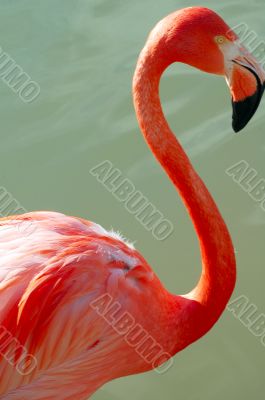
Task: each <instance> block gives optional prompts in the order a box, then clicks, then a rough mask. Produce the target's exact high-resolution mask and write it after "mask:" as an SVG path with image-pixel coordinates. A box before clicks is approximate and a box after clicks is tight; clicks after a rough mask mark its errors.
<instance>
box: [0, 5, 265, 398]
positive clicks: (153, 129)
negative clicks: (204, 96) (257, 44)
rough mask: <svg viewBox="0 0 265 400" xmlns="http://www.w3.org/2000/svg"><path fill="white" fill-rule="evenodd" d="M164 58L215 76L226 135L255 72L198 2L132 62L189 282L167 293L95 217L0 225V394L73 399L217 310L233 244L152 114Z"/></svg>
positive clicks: (156, 359)
mask: <svg viewBox="0 0 265 400" xmlns="http://www.w3.org/2000/svg"><path fill="white" fill-rule="evenodd" d="M174 62H182V63H186V64H189V65H191V66H193V67H196V68H198V69H200V70H202V71H205V72H208V73H212V74H217V75H221V76H225V77H226V80H227V82H228V84H229V86H230V89H231V93H232V100H233V111H234V114H233V128H234V130H235V131H239V130H240V129H242V128H243V127H244V126H245V125H246V124H247V123H248V121H249V120H250V119H251V117H252V116H253V114H254V113H255V111H256V109H257V107H258V105H259V102H260V100H261V97H262V93H263V90H264V81H265V73H264V71H263V70H262V69H261V67H260V66H259V64H258V63H257V61H256V60H255V59H254V58H253V57H252V56H251V55H250V54H249V53H248V52H247V50H246V49H245V48H243V46H241V45H240V43H239V41H238V38H237V36H236V35H235V34H234V33H233V32H232V31H231V30H230V29H229V27H228V25H226V23H225V22H224V21H223V20H222V19H221V18H220V17H219V16H218V15H217V14H215V13H214V12H213V11H211V10H209V9H206V8H202V7H190V8H186V9H182V10H179V11H177V12H174V13H173V14H171V15H169V16H167V17H166V18H164V19H163V20H162V21H160V22H159V23H158V24H157V25H156V26H155V28H154V29H153V30H152V32H151V34H150V35H149V37H148V40H147V43H146V45H145V47H144V49H143V50H142V52H141V55H140V57H139V60H138V63H137V67H136V71H135V75H134V79H133V97H134V105H135V109H136V114H137V118H138V121H139V125H140V128H141V131H142V133H143V135H144V138H145V140H146V142H147V143H148V145H149V147H150V149H151V151H152V153H153V154H154V156H155V157H156V158H157V160H158V162H159V163H160V165H161V167H162V168H163V169H164V171H165V172H166V173H167V175H168V176H169V178H170V179H171V181H172V183H173V184H174V186H175V188H176V189H177V191H178V193H179V195H180V196H181V198H182V200H183V202H184V204H185V206H186V208H187V211H188V213H189V215H190V218H191V220H192V222H193V224H194V227H195V230H196V233H197V235H198V239H199V243H200V249H201V256H202V274H201V278H200V280H199V282H198V284H197V286H196V287H195V288H194V289H193V290H192V291H191V292H190V293H188V294H186V295H173V294H171V293H169V292H168V291H167V290H166V289H165V288H164V286H163V284H162V283H161V282H160V280H159V278H158V277H157V276H156V275H155V273H154V272H153V271H152V269H151V268H150V266H149V265H148V263H147V262H146V261H145V260H144V258H143V257H142V256H141V255H140V254H139V253H138V252H137V251H136V250H135V249H134V248H133V246H131V245H129V244H128V243H126V241H124V240H123V239H122V238H120V237H119V236H117V235H115V234H113V233H110V232H108V231H106V230H105V229H103V228H102V227H100V226H99V225H97V224H95V223H92V222H88V221H86V220H82V219H79V218H75V217H70V216H65V215H62V214H59V213H55V212H33V213H28V214H24V215H20V216H13V217H11V218H4V219H2V220H0V225H1V227H0V252H1V253H0V257H1V258H0V260H1V267H0V308H1V312H0V375H1V382H0V399H5V400H29V399H34V400H41V399H42V400H48V399H49V400H52V399H54V400H66V399H75V400H85V399H87V398H88V397H89V396H90V395H91V394H92V393H94V392H95V391H96V390H97V389H98V388H99V387H101V386H102V385H104V384H105V383H106V382H108V381H110V380H113V379H115V378H118V377H122V376H126V375H130V374H136V373H140V372H144V371H148V370H151V369H154V368H159V366H160V365H162V364H163V363H164V362H165V361H167V360H169V359H170V357H172V356H173V355H174V354H176V353H177V352H179V351H181V350H182V349H184V348H185V347H187V346H188V345H190V344H191V343H193V342H194V341H196V340H197V339H199V338H200V337H201V336H203V335H204V334H205V333H206V332H207V331H209V329H210V328H211V327H212V326H213V325H214V324H215V323H216V321H217V320H218V319H219V317H220V316H221V314H222V312H223V311H224V309H225V307H226V304H227V302H228V300H229V298H230V296H231V294H232V291H233V289H234V285H235V280H236V263H235V256H234V249H233V244H232V241H231V238H230V235H229V232H228V229H227V227H226V225H225V222H224V220H223V218H222V216H221V215H220V212H219V211H218V208H217V206H216V204H215V202H214V200H213V198H212V197H211V195H210V193H209V192H208V190H207V188H206V187H205V185H204V183H203V181H202V180H201V179H200V177H199V176H198V175H197V173H196V172H195V170H194V168H193V167H192V165H191V162H190V160H189V158H188V157H187V155H186V154H185V152H184V150H183V149H182V147H181V145H180V143H179V142H178V140H177V139H176V137H175V135H174V134H173V132H172V131H171V129H170V127H169V125H168V123H167V121H166V119H165V116H164V114H163V111H162V107H161V103H160V99H159V81H160V78H161V75H162V73H163V72H164V70H165V69H166V68H167V67H168V66H169V65H170V64H172V63H174ZM174 268H175V266H174ZM162 367H163V366H162ZM162 367H160V368H162Z"/></svg>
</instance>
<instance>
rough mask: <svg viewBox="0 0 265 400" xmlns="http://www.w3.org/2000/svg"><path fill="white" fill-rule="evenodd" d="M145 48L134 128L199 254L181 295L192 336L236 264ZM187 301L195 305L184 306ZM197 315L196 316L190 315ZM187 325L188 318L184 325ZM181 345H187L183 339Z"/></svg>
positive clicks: (213, 312) (225, 289)
mask: <svg viewBox="0 0 265 400" xmlns="http://www.w3.org/2000/svg"><path fill="white" fill-rule="evenodd" d="M161 60H163V58H162V57H161V58H160V60H159V57H157V55H156V54H155V51H154V50H153V49H150V48H149V47H148V46H146V47H145V48H144V49H143V51H142V53H141V55H140V58H139V60H138V64H137V68H136V71H135V75H134V80H133V96H134V105H135V109H136V114H137V118H138V121H139V125H140V128H141V130H142V133H143V135H144V137H145V140H146V142H147V143H148V145H149V147H150V149H151V151H152V153H153V154H154V156H155V157H156V158H157V160H158V162H159V163H160V165H161V166H162V168H163V169H164V170H165V172H166V173H167V175H168V176H169V178H170V179H171V181H172V182H173V184H174V186H175V188H176V189H177V191H178V193H179V195H180V197H181V198H182V200H183V202H184V204H185V206H186V209H187V211H188V213H189V215H190V217H191V220H192V222H193V224H194V227H195V230H196V232H197V235H198V239H199V243H200V250H201V256H202V274H201V277H200V280H199V282H198V284H197V286H196V287H195V289H194V290H192V291H191V292H190V293H189V294H188V295H186V296H183V298H184V299H186V300H187V301H185V308H189V309H188V310H187V309H186V310H184V312H185V311H186V315H185V320H186V319H187V315H188V318H189V319H190V320H193V321H194V323H198V318H199V324H200V327H198V326H197V329H196V332H197V334H196V335H195V336H197V337H194V335H193V336H192V337H190V341H193V340H195V339H196V338H198V337H199V336H201V335H202V334H204V333H205V332H206V331H207V330H209V329H210V328H211V326H212V325H213V324H214V323H215V322H216V321H217V319H218V318H219V316H220V315H221V313H222V312H223V310H224V308H225V306H226V304H227V302H228V300H229V298H230V296H231V294H232V292H233V289H234V285H235V279H236V263H235V256H234V249H233V244H232V241H231V238H230V235H229V232H228V229H227V227H226V225H225V222H224V220H223V218H222V216H221V214H220V212H219V210H218V208H217V206H216V204H215V202H214V200H213V198H212V196H211V195H210V193H209V191H208V190H207V188H206V186H205V184H204V183H203V181H202V180H201V178H200V177H199V176H198V174H197V173H196V172H195V170H194V168H193V166H192V165H191V163H190V160H189V158H188V157H187V155H186V153H185V152H184V150H183V148H182V146H181V145H180V143H179V141H178V140H177V139H176V137H175V135H174V134H173V132H172V131H171V129H170V127H169V125H168V123H167V121H166V119H165V116H164V114H163V111H162V107H161V103H160V98H159V82H160V78H161V75H162V73H163V71H164V70H165V69H166V67H167V66H168V64H169V62H168V63H167V62H166V61H162V63H161ZM191 303H192V304H193V305H194V304H197V305H199V307H190V305H191ZM194 313H197V314H198V315H194ZM188 326H189V329H191V328H192V321H190V323H189V324H188ZM186 344H187V343H186Z"/></svg>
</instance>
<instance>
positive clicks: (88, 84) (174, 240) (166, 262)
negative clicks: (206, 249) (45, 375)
mask: <svg viewBox="0 0 265 400" xmlns="http://www.w3.org/2000/svg"><path fill="white" fill-rule="evenodd" d="M201 3H202V2H201V1H197V0H193V1H192V2H191V1H180V0H174V1H173V0H157V1H155V2H154V1H153V0H145V1H129V0H75V1H73V0H71V1H70V0H45V1H42V2H36V1H35V0H13V1H12V2H10V1H8V0H2V1H1V4H0V38H1V39H0V46H1V48H2V50H3V51H5V52H7V53H8V54H9V55H10V56H11V57H12V58H13V59H14V60H15V62H16V63H17V64H18V65H20V66H21V67H22V68H23V70H24V71H25V72H27V74H28V75H29V76H30V77H31V79H33V80H34V81H36V82H37V83H38V84H39V85H40V88H41V91H40V95H39V96H38V97H37V98H36V99H35V100H34V101H32V102H31V103H28V104H27V103H24V102H23V101H22V100H21V98H20V97H19V96H18V94H16V93H14V92H13V91H12V90H10V88H9V87H8V86H7V85H6V84H5V83H4V82H3V81H2V80H1V79H0V96H1V107H0V121H1V130H0V135H1V146H0V160H1V163H0V186H2V187H4V188H6V190H7V191H8V192H10V193H11V194H12V196H13V197H14V198H15V199H17V201H18V202H19V203H20V204H21V205H22V206H23V207H24V208H25V209H26V210H29V211H30V210H56V211H61V212H63V213H67V214H70V215H76V216H80V217H84V218H87V219H90V220H93V221H96V222H98V223H100V224H101V225H103V226H104V227H105V228H107V229H110V228H113V229H114V230H120V231H121V232H122V233H123V235H124V236H125V237H127V238H128V239H129V240H131V241H133V242H136V247H137V249H139V250H140V251H141V253H142V254H143V255H144V257H145V258H146V259H147V260H148V262H149V264H150V265H152V267H153V269H154V270H155V272H156V273H157V275H158V276H159V277H160V279H161V280H162V281H163V282H164V284H165V286H166V287H167V288H168V289H169V290H170V291H172V292H175V293H185V292H187V291H189V290H190V289H191V288H192V287H193V286H194V285H195V283H196V282H197V279H198V277H199V274H200V270H201V266H200V254H199V249H198V243H197V238H196V236H195V233H194V231H193V227H192V225H191V223H190V221H189V218H188V216H187V214H186V211H185V209H184V207H183V206H182V204H181V202H180V200H179V198H178V196H177V194H176V193H175V190H174V188H173V187H172V185H171V183H170V182H169V180H168V179H167V177H166V176H165V174H164V172H163V171H162V170H161V168H160V166H159V165H158V164H157V163H156V161H155V160H154V159H153V157H152V155H151V153H150V151H149V150H148V148H147V146H146V144H145V142H144V141H143V139H142V137H141V133H140V131H139V128H138V126H137V122H136V118H135V114H134V109H133V105H132V98H131V80H132V75H133V72H134V67H135V63H136V60H137V57H138V54H139V52H140V50H141V48H142V46H143V45H144V43H145V40H146V37H147V34H148V32H149V31H150V30H151V29H152V28H153V26H154V24H155V23H156V22H157V21H158V20H160V19H161V18H162V17H164V16H165V15H167V14H168V13H170V12H172V11H175V10H176V9H178V8H182V7H186V6H191V5H201ZM203 5H205V6H209V7H210V8H212V9H214V10H215V11H217V12H218V13H220V15H221V16H223V17H224V19H225V20H226V22H227V23H228V24H229V25H230V26H235V25H237V24H239V23H245V24H247V25H248V26H249V29H250V30H253V31H255V32H256V34H257V37H258V39H257V42H258V41H263V40H265V24H264V2H263V0H253V1H252V2H249V1H247V0H240V1H238V0H232V1H231V0H224V1H222V2H218V1H208V0H205V1H204V2H203ZM264 56H265V55H264ZM0 77H1V76H0ZM161 96H162V100H163V106H164V110H165V113H166V116H167V118H168V120H169V122H170V124H171V127H172V128H173V130H174V131H175V132H176V134H177V136H178V137H179V138H180V140H181V143H182V144H183V146H184V147H185V149H186V151H187V153H188V154H189V156H190V157H191V159H192V162H193V163H194V166H195V167H196V169H197V171H198V172H199V174H200V175H201V176H202V178H203V179H204V180H205V182H206V184H207V186H208V188H209V190H210V191H211V193H212V194H213V196H214V198H215V200H216V202H217V203H218V205H219V208H220V210H221V211H222V214H223V216H224V218H225V220H226V222H227V224H228V226H229V229H230V231H231V234H232V237H233V240H234V245H235V248H236V252H237V263H238V280H237V287H236V291H235V293H234V295H233V297H234V298H237V297H238V296H240V295H244V296H246V297H247V298H248V299H249V301H250V303H253V304H255V305H256V306H257V308H258V313H259V314H262V313H265V299H264V282H265V268H264V227H265V211H263V210H262V209H261V207H260V205H259V204H258V203H256V202H255V201H254V200H253V199H252V198H251V197H250V196H249V195H248V194H247V193H246V192H245V191H243V190H242V188H241V187H240V186H239V185H237V184H236V183H235V182H234V181H233V180H232V179H231V177H229V176H228V175H227V174H226V172H225V171H226V169H227V168H229V167H230V166H232V165H234V164H235V163H237V162H238V161H240V160H245V161H246V162H247V163H248V164H249V165H250V167H251V168H254V169H255V170H256V171H257V172H258V176H259V178H261V179H262V178H265V163H264V154H265V145H264V143H265V136H264V121H265V103H264V100H263V103H262V104H261V107H260V109H259V110H258V113H257V115H256V116H255V118H254V119H253V121H251V123H250V124H249V125H248V127H247V128H246V129H245V130H244V131H243V132H242V133H241V134H240V135H236V134H234V133H233V132H232V128H231V114H232V111H231V104H230V94H229V91H228V88H227V86H226V84H225V82H224V80H223V79H221V78H219V77H215V76H210V75H206V74H203V73H201V72H199V71H196V70H195V69H192V68H190V67H187V66H184V65H173V66H172V67H171V68H169V69H168V71H167V72H166V73H165V75H164V78H163V81H162V84H161ZM106 159H108V160H110V161H111V162H112V163H113V165H114V166H115V167H116V168H119V169H120V170H121V171H122V174H123V176H124V178H129V179H130V180H131V181H132V182H133V183H134V185H135V186H136V188H137V189H138V190H140V191H141V192H142V193H143V194H144V195H145V196H146V197H147V198H148V199H149V200H150V201H151V202H152V203H153V204H154V205H155V206H156V207H157V209H159V211H160V212H161V213H162V214H164V216H165V217H166V218H167V219H169V220H170V221H172V223H173V225H174V232H173V233H172V235H171V236H170V237H169V238H167V239H166V240H164V241H158V240H156V239H155V238H154V237H153V236H152V234H151V232H148V231H147V230H146V229H145V228H144V227H143V226H142V225H141V224H140V223H139V222H138V221H137V220H136V219H135V218H134V216H133V215H131V214H129V213H128V212H127V211H126V209H125V208H124V206H123V205H122V204H121V203H119V202H118V201H117V200H116V199H115V197H113V196H112V194H111V193H109V192H108V191H107V190H106V188H105V187H104V186H103V185H101V184H100V183H99V182H98V181H97V180H96V179H95V178H94V177H93V176H92V175H91V174H90V173H89V170H90V169H91V168H92V167H93V166H95V165H97V164H99V163H100V162H102V161H104V160H106ZM264 360H265V347H264V346H263V345H262V344H261V341H260V339H259V338H258V337H255V336H253V335H252V334H251V333H250V332H249V330H248V329H247V327H245V326H244V325H243V324H242V323H241V322H240V321H239V320H238V319H236V318H235V317H234V316H233V314H232V313H231V312H229V311H226V312H225V313H224V315H223V316H222V318H221V320H220V321H219V322H218V324H217V325H216V326H215V327H214V329H212V330H211V332H210V333H209V334H208V335H207V336H205V337H204V338H203V339H202V340H200V341H199V342H197V343H195V344H193V345H192V346H191V347H189V348H188V349H186V350H185V351H183V352H181V353H179V354H178V355H177V356H176V357H175V362H174V365H173V367H172V368H171V369H170V370H169V371H168V372H167V373H166V374H164V375H158V374H157V373H156V372H149V373H146V374H143V375H138V376H133V377H128V378H123V379H120V380H117V381H114V382H111V383H109V384H108V385H106V386H105V387H103V388H102V389H101V390H100V391H99V392H97V393H96V394H95V395H94V396H93V399H95V400H103V399H107V400H120V399H124V398H126V399H127V400H136V399H137V400H142V399H152V400H160V399H161V398H164V399H173V398H174V399H175V398H177V399H178V398H179V399H183V400H201V399H204V400H212V399H215V400H223V398H226V399H228V400H234V399H241V400H245V399H246V400H248V399H249V398H250V397H253V398H258V397H261V396H262V393H264V390H265V381H264Z"/></svg>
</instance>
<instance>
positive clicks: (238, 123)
mask: <svg viewBox="0 0 265 400" xmlns="http://www.w3.org/2000/svg"><path fill="white" fill-rule="evenodd" d="M237 49H238V51H237V52H236V53H237V54H235V56H234V57H233V59H232V61H230V63H228V64H227V68H226V80H227V83H228V86H229V87H230V91H231V95H232V106H233V122H232V126H233V129H234V131H235V132H239V131H241V130H242V129H243V128H244V127H245V126H246V125H247V124H248V122H249V121H250V120H251V118H252V117H253V115H254V114H255V112H256V111H257V109H258V106H259V104H260V101H261V98H262V95H263V92H264V89H265V72H264V70H263V69H262V67H261V66H260V65H259V64H258V62H257V61H256V59H255V58H254V57H253V56H252V55H251V54H250V53H249V52H248V51H247V50H246V49H245V48H244V47H243V46H241V47H238V48H237Z"/></svg>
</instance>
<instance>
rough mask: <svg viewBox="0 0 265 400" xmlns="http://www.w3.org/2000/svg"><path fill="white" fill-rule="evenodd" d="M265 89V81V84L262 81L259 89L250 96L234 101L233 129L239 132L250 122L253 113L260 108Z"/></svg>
mask: <svg viewBox="0 0 265 400" xmlns="http://www.w3.org/2000/svg"><path fill="white" fill-rule="evenodd" d="M264 90H265V82H264V83H263V84H261V83H260V85H259V87H258V88H257V91H256V92H255V93H254V94H253V95H252V96H249V97H246V98H245V99H244V100H242V101H233V100H232V106H233V121H232V127H233V130H234V131H235V132H236V133H238V132H240V131H241V130H242V129H243V128H245V126H246V125H247V124H248V122H249V121H250V120H251V118H252V117H253V115H254V114H255V112H256V111H257V109H258V106H259V104H260V101H261V98H262V95H263V92H264Z"/></svg>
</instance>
